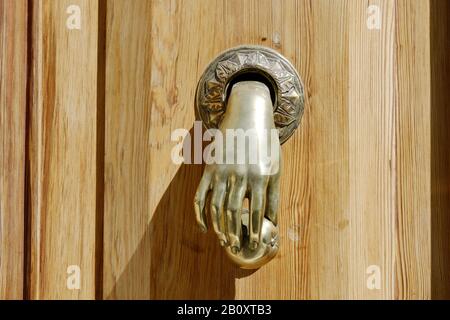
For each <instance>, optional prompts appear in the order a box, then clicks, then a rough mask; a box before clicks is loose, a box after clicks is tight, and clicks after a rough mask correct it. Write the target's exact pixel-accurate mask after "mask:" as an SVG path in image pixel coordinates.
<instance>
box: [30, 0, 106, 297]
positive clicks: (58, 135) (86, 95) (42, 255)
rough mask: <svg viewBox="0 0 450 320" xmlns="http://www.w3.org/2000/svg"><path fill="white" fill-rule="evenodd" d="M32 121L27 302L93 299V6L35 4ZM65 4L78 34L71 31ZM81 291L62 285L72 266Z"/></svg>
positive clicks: (85, 1)
mask: <svg viewBox="0 0 450 320" xmlns="http://www.w3.org/2000/svg"><path fill="white" fill-rule="evenodd" d="M32 3H33V8H32V12H33V30H32V35H33V40H32V54H33V56H32V63H33V68H32V74H31V77H32V83H33V87H32V97H31V102H30V103H31V114H30V138H29V139H30V141H29V150H28V151H29V158H30V163H29V168H30V176H31V180H30V190H31V191H30V192H31V193H30V194H31V199H30V208H29V210H30V222H29V223H30V230H31V235H30V265H29V268H30V269H29V272H30V273H29V280H28V281H29V282H28V285H29V297H30V298H32V299H52V298H57V299H91V298H94V297H95V295H94V294H95V283H94V282H95V276H94V273H95V222H96V144H97V141H96V128H97V127H96V121H97V118H96V115H97V113H96V109H97V85H96V81H97V41H98V39H97V32H98V30H97V19H98V3H97V2H96V1H89V0H77V1H63V0H61V1H51V0H46V1H33V2H32ZM69 5H78V6H79V7H80V8H81V30H69V29H68V28H67V27H66V20H67V18H68V17H69V15H68V14H67V13H66V10H67V8H68V7H69ZM72 265H74V266H78V267H79V268H80V280H81V286H80V289H79V290H76V289H75V290H70V289H69V288H68V286H67V279H68V277H69V274H68V273H67V268H68V267H69V266H72Z"/></svg>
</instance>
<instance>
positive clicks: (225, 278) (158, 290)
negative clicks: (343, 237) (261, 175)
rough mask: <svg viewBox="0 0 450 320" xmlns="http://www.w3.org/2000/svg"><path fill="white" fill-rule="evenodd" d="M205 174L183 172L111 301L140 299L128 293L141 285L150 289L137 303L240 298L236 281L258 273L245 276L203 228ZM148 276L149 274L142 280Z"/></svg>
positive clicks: (192, 169)
mask: <svg viewBox="0 0 450 320" xmlns="http://www.w3.org/2000/svg"><path fill="white" fill-rule="evenodd" d="M191 131H192V130H191ZM202 173H203V166H202V165H186V164H183V165H182V166H181V167H180V168H179V170H178V171H177V173H176V175H175V177H174V178H173V179H172V181H171V183H170V185H169V187H168V188H167V189H166V191H165V193H164V195H163V197H162V198H161V200H160V202H159V204H158V206H157V209H156V211H155V212H154V214H153V217H152V220H151V222H150V224H149V225H148V227H147V230H146V231H145V234H144V236H143V237H142V239H141V242H140V244H139V246H138V247H137V249H136V251H135V253H134V254H133V256H132V258H131V259H130V261H129V262H128V264H127V266H126V268H125V270H124V272H123V273H122V274H121V275H120V277H119V279H118V280H117V282H116V284H115V286H114V288H113V290H112V291H111V293H109V294H108V293H107V297H106V298H109V299H111V298H117V297H121V298H122V297H125V298H135V297H137V295H136V294H134V293H133V292H127V290H129V288H130V286H129V285H128V284H129V283H130V282H131V283H136V282H137V281H141V280H143V281H145V282H146V283H140V284H139V286H140V287H142V286H144V287H146V286H148V287H147V288H144V290H142V291H141V292H140V294H139V297H137V298H150V299H234V298H235V279H236V278H242V277H245V276H248V275H250V274H251V273H252V271H248V270H241V269H239V268H237V267H236V266H235V265H233V264H232V263H231V262H230V261H229V259H228V258H227V257H226V254H225V252H224V250H223V249H222V248H221V247H220V245H219V242H218V240H217V237H216V235H215V233H214V231H213V230H212V227H211V224H210V223H209V226H210V228H209V230H208V233H207V234H202V233H201V232H200V230H199V228H198V227H197V225H196V220H195V214H194V209H193V199H194V195H195V191H196V189H197V186H198V184H199V182H200V179H201V176H202ZM208 212H209V210H208ZM149 255H150V259H149V258H148V256H149ZM142 270H148V272H149V274H148V275H142V274H138V273H139V272H142ZM142 292H149V296H148V297H147V296H145V297H141V293H142Z"/></svg>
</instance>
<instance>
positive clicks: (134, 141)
mask: <svg viewBox="0 0 450 320" xmlns="http://www.w3.org/2000/svg"><path fill="white" fill-rule="evenodd" d="M370 4H371V5H373V6H375V7H374V8H375V9H376V10H379V11H378V12H379V14H380V16H379V17H380V18H381V24H380V25H379V28H378V27H375V28H372V27H371V26H370V24H369V22H368V19H369V18H370V17H371V15H373V14H374V11H373V8H372V10H368V7H369V5H368V4H367V3H366V2H361V1H357V0H343V1H328V0H314V1H307V0H304V1H294V0H292V1H275V0H273V1H272V0H263V1H219V0H217V1H207V2H206V1H195V0H187V1H145V0H135V1H133V2H129V1H125V0H112V1H108V6H107V35H108V36H107V39H106V86H105V88H106V97H105V101H106V104H105V142H106V143H105V195H104V200H105V202H104V210H105V214H104V265H103V279H104V282H103V297H104V298H156V299H162V298H213V299H214V298H237V299H252V298H261V299H270V298H275V299H280V298H285V299H290V298H295V299H307V298H314V299H345V298H357V299H360V298H364V299H372V298H381V299H391V298H429V297H430V294H431V286H430V283H431V282H430V281H431V276H430V272H431V271H430V268H431V266H430V262H431V257H430V252H431V242H430V221H431V211H430V210H431V203H430V201H431V200H430V199H431V189H430V181H431V176H430V170H431V169H430V162H431V159H430V157H431V156H430V154H431V153H430V125H429V122H430V100H431V99H430V74H429V72H430V64H429V62H430V53H429V46H430V43H429V38H428V35H427V34H428V31H427V30H428V28H429V15H428V14H427V13H428V12H429V3H428V2H427V1H388V0H379V1H373V3H372V2H371V3H370ZM241 44H260V45H265V46H269V47H272V48H274V49H275V50H278V51H279V52H281V53H282V54H284V55H285V56H286V57H287V58H288V59H289V60H290V61H292V63H293V64H294V65H295V66H296V68H297V69H298V71H299V73H300V75H301V76H302V78H303V81H304V84H305V92H306V109H305V114H304V116H303V120H302V125H301V128H299V130H297V132H296V133H295V134H294V135H293V136H292V138H291V139H290V140H289V141H288V142H287V143H286V144H285V145H284V146H283V155H284V161H285V163H284V169H283V170H284V174H283V177H282V190H281V208H280V212H279V217H280V219H279V221H280V227H281V236H280V238H281V251H280V253H279V254H278V256H277V257H276V258H275V259H274V260H273V261H272V262H270V263H269V264H267V265H266V266H264V267H262V268H261V269H259V270H257V271H253V272H250V271H243V270H239V269H237V268H236V267H234V266H233V265H232V264H231V263H230V262H229V261H228V260H227V258H226V257H225V256H224V253H223V250H222V249H221V248H220V247H219V245H218V241H217V239H216V238H215V235H214V234H213V232H212V231H211V230H210V231H209V233H208V234H207V235H203V234H201V233H200V232H199V230H198V229H197V228H196V226H195V219H194V213H193V208H192V200H193V197H194V193H195V189H196V187H197V185H198V182H199V180H200V178H201V174H202V168H201V166H199V165H188V164H184V165H181V166H177V165H175V164H173V163H172V161H171V149H172V147H173V146H174V145H175V143H174V142H172V141H171V140H170V138H171V133H172V131H173V130H175V129H177V128H186V129H187V130H190V132H191V134H193V133H194V131H195V130H193V121H194V106H193V101H194V94H195V87H196V84H197V80H198V79H199V77H200V75H201V73H202V72H203V70H204V68H205V67H206V65H207V63H208V62H209V61H210V60H211V59H213V58H214V57H215V56H216V55H217V54H218V53H220V52H221V51H222V50H225V49H228V48H230V47H233V46H237V45H241ZM411 65H415V66H417V68H412V67H411ZM374 275H375V277H377V276H378V275H379V279H380V281H379V288H378V282H377V280H375V282H373V281H372V280H371V279H373V277H371V276H374Z"/></svg>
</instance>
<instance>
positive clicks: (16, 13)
mask: <svg viewBox="0 0 450 320" xmlns="http://www.w3.org/2000/svg"><path fill="white" fill-rule="evenodd" d="M26 83H27V1H26V0H17V1H16V0H0V299H21V298H22V297H23V268H24V267H23V266H24V264H23V263H24V199H25V195H24V179H25V116H26V88H27V86H26Z"/></svg>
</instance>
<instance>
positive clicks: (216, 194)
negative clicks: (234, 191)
mask: <svg viewBox="0 0 450 320" xmlns="http://www.w3.org/2000/svg"><path fill="white" fill-rule="evenodd" d="M226 190H227V185H226V181H221V180H218V179H217V181H216V183H215V185H214V187H213V192H212V195H211V220H212V223H213V227H214V231H215V232H216V234H217V237H218V238H219V242H220V245H221V246H222V247H224V246H226V245H227V237H226V235H225V225H224V223H223V220H224V218H223V211H224V204H225V195H226Z"/></svg>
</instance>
